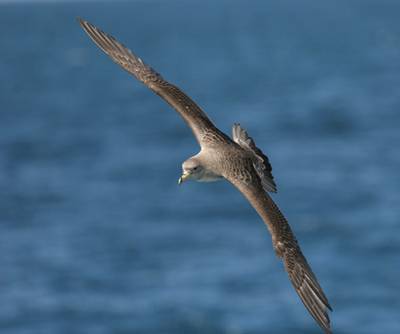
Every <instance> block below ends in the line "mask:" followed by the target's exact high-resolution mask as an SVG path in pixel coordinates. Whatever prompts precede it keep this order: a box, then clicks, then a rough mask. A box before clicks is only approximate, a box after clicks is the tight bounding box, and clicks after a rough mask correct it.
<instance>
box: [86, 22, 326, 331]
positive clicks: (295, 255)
mask: <svg viewBox="0 0 400 334" xmlns="http://www.w3.org/2000/svg"><path fill="white" fill-rule="evenodd" d="M79 23H80V24H81V26H82V28H83V29H84V30H85V31H86V33H87V34H88V35H89V36H90V37H91V38H92V40H93V41H94V42H95V43H96V44H97V45H98V46H99V47H100V48H101V49H102V50H103V51H104V52H105V53H106V54H107V55H109V56H110V57H111V59H112V60H113V61H114V62H116V63H117V64H119V65H120V66H122V68H123V69H125V70H126V71H128V72H129V73H131V74H133V75H134V76H135V77H136V78H137V79H138V80H140V81H141V82H143V83H144V84H145V85H146V86H147V87H149V88H150V89H151V90H153V91H154V92H155V93H156V94H157V95H159V96H161V97H162V98H163V99H164V100H166V101H167V102H168V103H169V104H170V105H171V106H172V107H173V108H175V110H176V111H177V112H178V113H179V114H180V115H181V116H182V118H183V119H184V120H185V122H186V123H187V124H188V125H189V127H190V128H191V129H192V131H193V134H194V136H195V137H196V139H197V141H198V143H199V144H200V146H201V151H200V153H199V154H197V155H196V156H194V157H192V158H190V159H188V160H187V161H186V162H185V163H186V165H185V164H184V166H183V169H184V174H183V176H185V178H188V177H189V176H188V175H189V174H190V177H191V178H193V179H196V180H198V181H210V180H212V181H214V180H216V179H218V178H222V177H223V178H225V179H226V180H228V181H229V182H230V183H232V184H233V185H234V186H235V187H236V188H237V189H238V190H239V191H240V192H241V193H242V194H243V195H244V196H245V197H246V198H247V200H248V201H249V202H250V203H251V205H252V206H253V207H254V209H255V210H256V211H257V212H258V214H259V215H260V216H261V218H262V219H263V221H264V222H265V224H266V225H267V227H268V230H269V232H270V233H271V236H272V243H273V247H274V249H275V252H276V254H277V255H278V256H279V257H280V258H281V259H282V260H283V263H284V265H285V268H286V271H287V272H288V274H289V278H290V280H291V282H292V284H293V286H294V288H295V289H296V292H297V293H298V295H299V296H300V298H301V300H302V302H303V303H304V305H305V307H306V308H307V309H308V311H309V312H310V313H311V315H312V316H313V317H314V319H315V320H316V321H317V323H318V324H319V325H320V326H321V328H322V329H323V330H324V331H325V333H331V329H330V321H329V315H328V310H331V307H330V305H329V302H328V300H327V298H326V296H325V294H324V292H323V291H322V289H321V287H320V285H319V284H318V281H317V279H316V277H315V275H314V274H313V272H312V270H311V268H310V266H309V265H308V263H307V260H306V259H305V257H304V256H303V254H302V252H301V250H300V247H299V245H298V242H297V240H296V238H295V237H294V235H293V232H292V230H291V228H290V226H289V224H288V223H287V221H286V219H285V217H284V216H283V214H282V213H281V212H280V210H279V208H278V207H277V205H276V204H275V203H274V201H273V200H272V199H271V197H270V196H269V195H268V194H267V193H266V191H272V192H274V191H276V185H275V182H274V180H273V176H272V173H271V171H272V168H271V164H270V163H269V160H268V158H267V156H266V155H264V154H263V153H262V151H261V150H260V149H259V148H257V146H256V145H255V143H254V141H253V139H252V138H251V137H249V136H248V135H247V133H246V131H245V130H243V129H242V128H240V126H239V125H238V124H235V125H234V128H233V139H234V140H231V139H230V138H229V137H228V136H227V135H225V134H224V133H223V132H221V131H220V130H218V129H217V128H216V127H215V126H214V124H213V123H212V122H211V121H210V119H209V118H208V117H207V115H206V114H205V113H204V112H203V111H202V110H201V109H200V108H199V107H198V106H197V104H196V103H195V102H193V101H192V100H191V99H190V98H189V97H188V96H187V95H186V94H185V93H183V92H182V91H181V90H180V89H179V88H178V87H176V86H174V85H172V84H170V83H168V82H167V81H166V80H164V79H163V78H162V77H161V75H160V74H158V73H157V72H156V71H154V70H153V69H152V68H151V67H149V66H148V65H146V64H145V63H144V62H143V61H142V60H141V59H140V58H138V57H137V56H136V55H134V54H133V53H132V52H131V51H130V50H129V49H127V48H126V47H125V46H123V45H122V44H121V43H119V42H118V41H116V40H115V39H114V38H113V37H112V36H110V35H108V34H106V33H104V32H103V31H101V30H100V29H98V28H96V27H95V26H93V25H92V24H90V23H88V22H86V21H84V20H81V19H79ZM197 167H201V168H197ZM199 169H200V171H199ZM183 176H182V177H183ZM182 180H183V178H181V179H180V182H182Z"/></svg>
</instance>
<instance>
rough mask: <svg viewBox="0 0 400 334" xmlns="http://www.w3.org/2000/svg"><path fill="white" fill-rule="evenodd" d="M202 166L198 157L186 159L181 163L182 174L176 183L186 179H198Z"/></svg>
mask: <svg viewBox="0 0 400 334" xmlns="http://www.w3.org/2000/svg"><path fill="white" fill-rule="evenodd" d="M203 173H204V168H203V166H202V165H201V163H200V161H199V159H196V158H194V157H192V158H190V159H188V160H186V161H185V162H184V163H183V164H182V176H181V177H180V178H179V180H178V184H181V183H182V182H184V181H186V180H199V179H201V177H202V176H203Z"/></svg>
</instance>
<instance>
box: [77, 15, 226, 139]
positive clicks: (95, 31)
mask: <svg viewBox="0 0 400 334" xmlns="http://www.w3.org/2000/svg"><path fill="white" fill-rule="evenodd" d="M78 21H79V23H80V25H81V27H82V28H83V29H84V31H85V32H86V33H87V34H88V35H89V37H90V38H91V39H92V40H93V41H94V42H95V43H96V44H97V46H98V47H99V48H100V49H101V50H103V51H104V52H105V53H106V54H107V55H108V56H109V57H110V58H111V59H112V60H113V61H114V62H115V63H117V64H118V65H120V66H121V67H122V68H123V69H124V70H126V71H127V72H129V73H130V74H132V75H133V76H135V77H136V78H137V79H138V80H139V81H141V82H142V83H144V84H145V85H146V86H147V87H149V88H150V89H151V90H152V91H154V92H155V93H156V94H157V95H159V96H160V97H162V98H163V99H164V100H165V101H167V102H168V103H169V104H170V105H171V106H172V107H173V108H175V110H176V111H177V112H178V113H179V114H180V115H181V116H182V117H183V119H184V120H185V121H186V123H187V124H188V125H189V127H190V128H191V129H192V131H193V134H194V136H195V137H196V139H197V141H198V142H199V144H200V145H201V144H202V138H203V136H204V134H205V133H209V132H214V133H217V135H221V134H220V131H219V130H218V129H217V128H216V127H215V126H214V124H213V123H212V122H211V121H210V119H209V118H208V117H207V115H206V114H205V113H204V111H203V110H201V108H200V107H199V106H198V105H197V104H196V103H195V102H194V101H193V100H192V99H191V98H190V97H188V96H187V95H186V94H185V93H184V92H182V91H181V90H180V89H179V88H178V87H176V86H174V85H172V84H170V83H169V82H168V81H166V80H164V79H163V78H162V76H161V75H160V74H159V73H157V72H156V71H155V70H154V69H152V68H151V67H150V66H148V65H146V64H145V63H144V62H143V61H142V60H141V59H140V58H139V57H137V56H136V55H135V54H134V53H133V52H132V51H131V50H129V49H128V48H126V47H125V46H124V45H123V44H121V43H120V42H118V41H117V40H116V39H115V38H114V37H112V36H110V35H108V34H106V33H105V32H103V31H102V30H100V29H99V28H97V27H95V26H94V25H93V24H91V23H89V22H87V21H85V20H82V19H78Z"/></svg>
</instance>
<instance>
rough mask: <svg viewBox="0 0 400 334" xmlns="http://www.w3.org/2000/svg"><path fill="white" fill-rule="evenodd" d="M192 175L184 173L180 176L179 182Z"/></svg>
mask: <svg viewBox="0 0 400 334" xmlns="http://www.w3.org/2000/svg"><path fill="white" fill-rule="evenodd" d="M189 176H190V174H189V173H183V174H182V176H181V177H180V178H179V180H178V184H181V183H183V182H184V181H186V179H187V178H188V177H189Z"/></svg>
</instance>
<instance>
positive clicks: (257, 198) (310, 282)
mask: <svg viewBox="0 0 400 334" xmlns="http://www.w3.org/2000/svg"><path fill="white" fill-rule="evenodd" d="M248 167H249V168H246V170H247V171H249V170H250V168H251V166H250V165H249V166H248ZM247 175H250V178H249V177H247V180H239V178H237V177H236V176H235V175H225V178H226V179H228V181H230V182H231V183H232V184H233V185H234V186H236V188H238V189H239V190H240V192H241V193H242V194H243V195H244V196H245V197H246V198H247V200H248V201H249V202H250V204H251V205H252V206H253V207H254V209H255V210H256V211H257V212H258V214H259V215H260V216H261V218H262V219H263V220H264V222H265V224H266V225H267V227H268V230H269V232H270V233H271V236H272V243H273V246H274V249H275V252H276V254H277V255H278V256H279V257H280V258H281V259H282V261H283V263H284V265H285V269H286V271H287V273H288V274H289V278H290V280H291V282H292V284H293V286H294V288H295V290H296V292H297V294H298V295H299V296H300V298H301V301H302V302H303V304H304V306H305V307H306V308H307V310H308V311H309V312H310V314H311V315H312V316H313V318H314V319H315V320H316V322H317V323H318V324H319V325H320V326H321V328H322V329H323V330H324V331H325V333H327V334H330V333H332V332H331V329H330V320H329V315H328V310H332V308H331V306H330V305H329V302H328V299H327V298H326V296H325V294H324V292H323V291H322V288H321V287H320V285H319V283H318V281H317V278H316V277H315V275H314V273H313V272H312V270H311V268H310V266H309V265H308V263H307V260H306V258H305V257H304V255H303V253H302V252H301V249H300V247H299V245H298V243H297V240H296V238H295V236H294V234H293V232H292V230H291V228H290V226H289V224H288V222H287V221H286V219H285V217H284V216H283V214H282V213H281V211H280V210H279V208H278V207H277V205H276V204H275V203H274V201H273V200H272V198H271V197H270V196H269V195H268V194H267V193H266V192H265V191H264V190H263V188H262V185H261V182H260V180H259V179H258V177H257V175H256V174H255V172H250V173H247Z"/></svg>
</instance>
